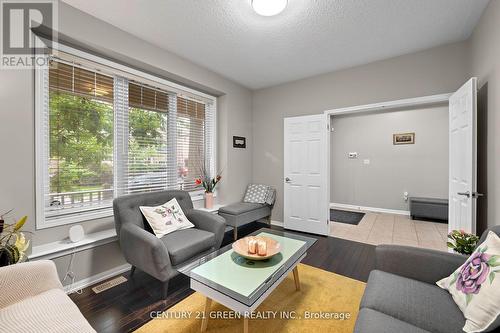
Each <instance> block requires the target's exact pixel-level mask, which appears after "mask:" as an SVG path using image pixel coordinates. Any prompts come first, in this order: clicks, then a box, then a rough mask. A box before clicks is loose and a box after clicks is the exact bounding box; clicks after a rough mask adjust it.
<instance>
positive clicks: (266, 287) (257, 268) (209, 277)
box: [178, 228, 316, 333]
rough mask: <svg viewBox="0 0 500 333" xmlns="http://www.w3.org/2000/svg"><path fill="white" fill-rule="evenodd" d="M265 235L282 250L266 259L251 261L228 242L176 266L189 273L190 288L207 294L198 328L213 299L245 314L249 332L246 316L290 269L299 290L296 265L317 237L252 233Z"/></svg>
mask: <svg viewBox="0 0 500 333" xmlns="http://www.w3.org/2000/svg"><path fill="white" fill-rule="evenodd" d="M259 235H260V236H267V237H270V238H273V239H275V240H276V241H278V242H279V243H280V244H281V252H280V253H278V254H276V255H275V256H273V257H271V258H270V259H267V260H262V261H254V260H249V259H245V258H243V257H241V256H240V255H238V254H237V253H236V252H234V251H233V249H232V245H231V244H229V245H227V246H225V247H223V248H221V249H219V250H218V251H215V252H213V253H210V254H208V255H206V256H204V257H201V258H199V259H197V260H195V261H193V262H190V263H189V264H187V265H184V266H182V267H180V268H179V269H178V271H179V272H180V273H182V274H184V275H187V276H189V278H190V284H191V289H193V290H195V291H197V292H199V293H201V294H203V295H204V296H206V298H207V299H206V303H205V313H204V316H203V321H202V326H201V331H202V332H204V331H205V330H206V328H207V325H208V317H209V311H210V306H211V304H212V300H213V301H216V302H219V303H220V304H222V305H224V306H226V307H228V308H229V309H231V310H233V311H235V312H238V313H239V314H240V315H242V316H243V317H244V326H243V327H244V332H245V333H246V332H248V317H249V316H250V315H251V313H252V312H253V311H254V310H255V309H256V308H257V307H258V306H259V305H260V304H261V303H262V302H263V301H264V300H265V299H266V298H267V296H269V294H271V292H272V291H273V290H274V289H275V288H276V287H277V286H278V285H279V284H280V283H281V281H283V279H284V278H285V277H286V276H287V275H288V273H290V272H292V271H293V277H294V280H295V288H296V290H300V282H299V272H298V268H297V265H298V264H299V263H300V262H301V261H302V259H304V257H305V256H306V254H307V250H308V249H309V248H310V247H311V246H312V245H313V244H314V243H315V242H316V239H314V238H311V237H306V236H302V235H299V234H296V233H293V232H288V231H277V230H272V229H267V228H263V229H260V230H257V231H255V232H253V233H252V234H251V236H259Z"/></svg>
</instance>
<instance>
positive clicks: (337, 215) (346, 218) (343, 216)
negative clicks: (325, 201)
mask: <svg viewBox="0 0 500 333" xmlns="http://www.w3.org/2000/svg"><path fill="white" fill-rule="evenodd" d="M363 216H365V213H360V212H350V211H347V210H340V209H330V221H333V222H340V223H347V224H354V225H356V224H358V223H359V221H361V219H362V218H363Z"/></svg>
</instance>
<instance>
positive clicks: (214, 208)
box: [195, 204, 224, 214]
mask: <svg viewBox="0 0 500 333" xmlns="http://www.w3.org/2000/svg"><path fill="white" fill-rule="evenodd" d="M223 206H224V205H221V204H216V205H214V206H213V207H212V208H205V207H202V208H195V209H197V210H202V211H204V212H209V213H213V214H217V213H219V208H221V207H223Z"/></svg>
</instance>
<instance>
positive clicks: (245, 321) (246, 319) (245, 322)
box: [243, 317, 248, 333]
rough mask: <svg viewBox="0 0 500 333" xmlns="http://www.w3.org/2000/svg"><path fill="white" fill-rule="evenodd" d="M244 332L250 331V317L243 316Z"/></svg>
mask: <svg viewBox="0 0 500 333" xmlns="http://www.w3.org/2000/svg"><path fill="white" fill-rule="evenodd" d="M243 333H248V317H245V318H243Z"/></svg>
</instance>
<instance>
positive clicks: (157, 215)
mask: <svg viewBox="0 0 500 333" xmlns="http://www.w3.org/2000/svg"><path fill="white" fill-rule="evenodd" d="M139 209H140V210H141V212H142V214H143V215H144V217H145V218H146V221H148V223H149V225H150V226H151V229H153V232H154V233H155V235H156V237H158V238H161V237H163V236H165V235H166V234H169V233H171V232H173V231H176V230H180V229H187V228H192V227H194V224H192V223H191V222H190V221H189V220H188V219H187V217H186V215H184V212H183V211H182V208H181V206H180V205H179V203H178V202H177V199H175V198H173V199H172V200H170V201H169V202H167V203H164V204H163V205H160V206H156V207H147V206H140V207H139Z"/></svg>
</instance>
